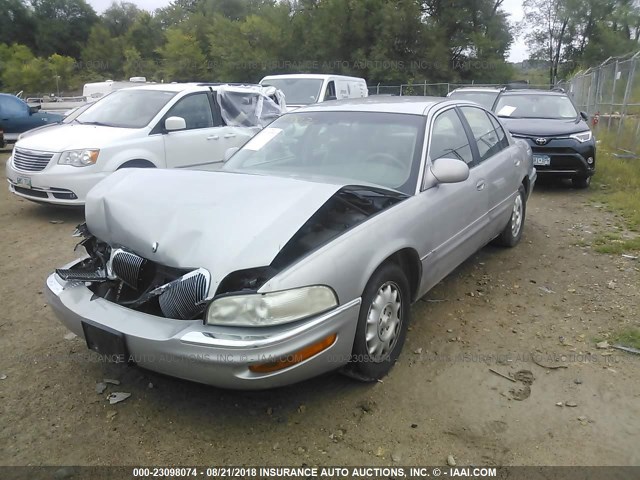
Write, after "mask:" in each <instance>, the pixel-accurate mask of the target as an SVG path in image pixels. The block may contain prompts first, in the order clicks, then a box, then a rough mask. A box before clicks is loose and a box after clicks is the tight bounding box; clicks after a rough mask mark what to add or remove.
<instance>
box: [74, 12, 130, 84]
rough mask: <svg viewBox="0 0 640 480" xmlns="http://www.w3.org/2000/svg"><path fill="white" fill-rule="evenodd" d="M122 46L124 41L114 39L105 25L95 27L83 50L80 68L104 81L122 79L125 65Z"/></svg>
mask: <svg viewBox="0 0 640 480" xmlns="http://www.w3.org/2000/svg"><path fill="white" fill-rule="evenodd" d="M122 44H123V42H122V39H121V38H114V37H112V36H111V34H110V32H109V30H108V29H107V27H106V26H105V25H103V24H100V23H98V24H96V25H94V26H93V28H91V33H90V34H89V39H88V40H87V44H86V46H85V47H84V48H83V49H82V54H81V57H82V63H81V64H80V66H81V67H82V70H84V73H85V74H88V75H90V76H91V77H92V78H100V79H103V80H104V79H114V80H115V79H118V78H120V76H121V75H122V63H123V59H122V57H123V46H122Z"/></svg>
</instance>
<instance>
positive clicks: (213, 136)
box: [207, 135, 220, 140]
mask: <svg viewBox="0 0 640 480" xmlns="http://www.w3.org/2000/svg"><path fill="white" fill-rule="evenodd" d="M219 139H220V136H219V135H209V136H208V137H207V140H219Z"/></svg>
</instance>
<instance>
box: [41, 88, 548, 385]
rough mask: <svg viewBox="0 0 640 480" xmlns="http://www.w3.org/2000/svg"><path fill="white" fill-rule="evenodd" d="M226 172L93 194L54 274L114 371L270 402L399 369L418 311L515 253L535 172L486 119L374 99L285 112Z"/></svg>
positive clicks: (132, 181) (117, 180)
mask: <svg viewBox="0 0 640 480" xmlns="http://www.w3.org/2000/svg"><path fill="white" fill-rule="evenodd" d="M228 153H229V155H228V156H227V157H228V160H227V162H226V164H225V165H224V167H223V169H222V170H221V171H219V172H194V171H176V170H152V169H127V170H121V171H118V172H116V173H115V174H113V175H111V176H109V177H108V178H107V179H106V180H104V181H103V182H101V183H100V184H98V185H97V186H96V187H95V188H94V189H93V190H92V191H91V192H90V193H89V195H88V197H87V201H86V224H83V225H80V226H79V228H78V230H77V232H76V234H77V235H78V236H79V237H82V240H81V244H82V245H83V246H84V248H85V250H86V252H87V254H86V255H85V256H84V257H83V258H81V259H78V260H76V261H74V262H72V263H70V264H69V265H66V266H65V267H64V268H61V269H58V270H56V271H55V272H54V273H52V274H51V275H50V276H49V278H48V279H47V294H48V299H49V302H50V304H51V305H52V307H53V309H54V310H55V312H56V314H57V315H58V316H59V318H60V319H61V321H62V322H63V323H64V324H65V325H66V326H67V327H68V328H69V329H71V330H72V331H73V332H74V333H76V334H78V335H80V336H81V337H83V338H84V339H85V340H86V343H87V346H88V347H89V348H90V349H93V350H95V351H97V352H98V353H100V354H101V355H103V356H104V357H105V358H107V359H112V360H114V361H123V362H128V363H135V364H137V365H139V366H141V367H144V368H148V369H151V370H155V371H158V372H161V373H165V374H168V375H172V376H176V377H180V378H185V379H189V380H193V381H197V382H202V383H207V384H212V385H217V386H221V387H228V388H242V389H259V388H270V387H276V386H280V385H285V384H290V383H294V382H297V381H300V380H303V379H306V378H309V377H313V376H315V375H319V374H321V373H324V372H328V371H331V370H336V369H341V370H342V371H343V372H346V373H348V374H350V375H351V376H353V377H356V378H358V379H362V380H367V381H372V380H376V379H379V378H381V377H383V376H384V375H386V374H387V373H388V372H389V370H390V369H391V367H392V366H393V364H394V363H395V361H396V359H397V358H398V355H399V354H400V351H401V349H402V345H403V343H404V340H405V336H406V334H407V328H408V326H409V315H410V305H411V303H413V302H415V301H416V300H418V299H419V298H421V297H422V296H423V295H424V294H425V293H426V292H427V291H428V290H429V289H430V288H432V287H433V286H434V285H436V284H437V283H438V282H440V281H441V280H442V279H443V278H444V277H445V276H446V275H448V274H449V273H450V272H451V271H452V270H454V269H455V268H456V267H457V266H458V265H460V263H462V262H463V261H464V260H465V259H466V258H468V257H469V256H470V255H472V254H473V253H474V252H476V251H477V250H478V249H480V248H482V247H483V246H484V245H486V244H487V243H489V242H491V241H493V242H495V243H499V244H501V245H504V246H506V247H513V246H515V245H516V244H517V243H518V241H519V240H520V238H521V236H522V231H523V228H524V221H525V213H526V202H527V199H528V197H529V195H530V194H531V191H532V189H533V186H534V183H535V179H536V172H535V169H534V168H533V164H532V158H531V150H530V148H529V147H528V146H527V145H526V144H525V143H523V142H519V141H514V140H513V139H512V138H511V136H510V135H509V133H508V132H507V131H506V130H505V129H504V128H503V126H502V125H501V124H500V122H499V120H498V119H497V118H496V117H495V116H494V115H493V114H492V113H490V112H488V111H487V110H485V109H483V108H481V107H479V106H478V105H476V104H472V103H469V102H464V101H456V100H450V99H442V98H408V97H401V98H388V97H387V98H381V99H376V98H375V97H371V98H368V99H362V100H356V101H354V100H350V101H346V102H327V103H323V104H319V105H317V106H313V107H310V108H306V109H302V110H297V111H295V112H292V113H289V114H287V115H284V116H282V117H281V118H279V119H277V120H276V121H274V122H273V123H272V124H271V125H270V126H269V127H267V128H265V129H264V130H263V131H261V132H260V133H259V134H258V135H256V136H255V137H254V138H253V139H251V140H250V141H249V142H248V143H247V144H246V145H244V147H242V148H241V149H240V150H239V151H237V152H228Z"/></svg>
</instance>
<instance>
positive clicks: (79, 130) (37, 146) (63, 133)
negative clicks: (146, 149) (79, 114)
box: [16, 123, 138, 152]
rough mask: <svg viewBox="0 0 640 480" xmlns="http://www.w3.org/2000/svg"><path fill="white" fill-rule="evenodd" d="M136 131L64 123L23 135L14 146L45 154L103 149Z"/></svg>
mask: <svg viewBox="0 0 640 480" xmlns="http://www.w3.org/2000/svg"><path fill="white" fill-rule="evenodd" d="M136 132H138V130H137V129H132V128H115V127H101V126H97V125H81V124H79V123H65V124H58V125H56V126H52V127H48V128H43V129H41V130H38V129H36V130H34V131H33V132H32V133H31V132H30V133H29V134H27V135H24V136H23V138H21V139H20V140H19V141H18V143H16V146H17V147H18V148H27V149H30V150H41V151H45V152H64V151H65V150H74V149H80V148H104V147H106V146H107V145H110V144H112V143H113V142H116V141H118V140H121V139H124V138H127V137H129V136H132V135H135V134H136Z"/></svg>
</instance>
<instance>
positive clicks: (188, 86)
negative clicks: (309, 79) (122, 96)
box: [121, 82, 259, 93]
mask: <svg viewBox="0 0 640 480" xmlns="http://www.w3.org/2000/svg"><path fill="white" fill-rule="evenodd" d="M225 85H229V86H233V87H234V88H242V86H246V87H251V88H255V87H257V86H259V85H257V84H253V83H251V84H249V83H247V84H242V85H240V84H235V83H205V82H192V83H151V84H141V85H138V86H135V85H132V86H131V87H127V88H122V89H121V90H131V89H134V88H135V89H136V90H155V91H163V92H176V93H179V92H185V91H192V92H200V91H206V90H209V88H212V89H214V90H215V89H216V88H217V87H222V86H225Z"/></svg>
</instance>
